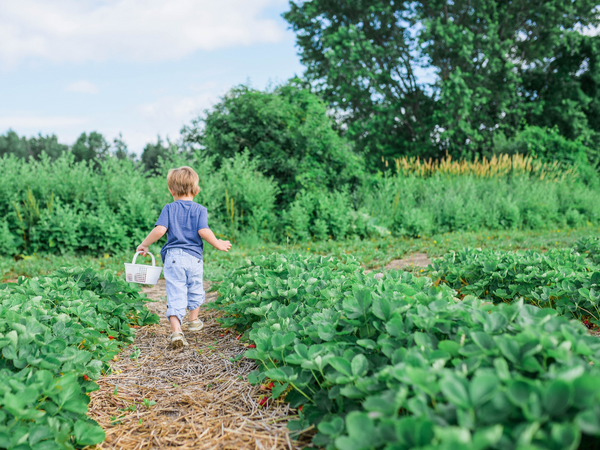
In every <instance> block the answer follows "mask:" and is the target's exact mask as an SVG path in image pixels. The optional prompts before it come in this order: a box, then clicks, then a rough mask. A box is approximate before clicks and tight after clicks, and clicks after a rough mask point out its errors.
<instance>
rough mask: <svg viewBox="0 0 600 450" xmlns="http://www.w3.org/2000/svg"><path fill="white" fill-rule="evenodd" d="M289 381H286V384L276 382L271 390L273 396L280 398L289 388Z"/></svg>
mask: <svg viewBox="0 0 600 450" xmlns="http://www.w3.org/2000/svg"><path fill="white" fill-rule="evenodd" d="M288 386H289V383H284V384H279V383H275V384H274V385H273V389H272V390H271V393H272V397H273V398H274V399H278V398H279V397H280V396H281V394H283V393H284V392H285V390H286V389H287V388H288Z"/></svg>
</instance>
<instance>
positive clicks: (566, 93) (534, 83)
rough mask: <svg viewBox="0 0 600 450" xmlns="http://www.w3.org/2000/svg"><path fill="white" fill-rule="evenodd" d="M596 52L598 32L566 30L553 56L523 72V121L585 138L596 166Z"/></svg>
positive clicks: (599, 129)
mask: <svg viewBox="0 0 600 450" xmlns="http://www.w3.org/2000/svg"><path fill="white" fill-rule="evenodd" d="M599 55H600V38H599V37H598V36H586V35H585V34H582V33H566V34H565V35H564V36H562V39H561V40H560V41H559V43H558V44H557V45H556V57H555V58H553V59H552V60H548V61H547V64H545V65H539V66H536V67H532V68H531V70H529V71H528V72H527V73H525V74H524V84H525V86H526V90H525V93H526V95H527V103H526V114H525V118H526V120H527V123H529V124H531V125H538V126H540V127H547V128H553V127H557V128H558V129H559V130H560V133H561V134H562V135H563V136H565V137H567V138H568V139H571V140H581V141H583V142H585V143H586V145H588V147H589V148H590V149H589V152H590V156H592V158H593V162H594V165H595V166H596V167H598V166H599V164H600V155H599V154H598V150H597V147H598V139H599V135H598V133H600V96H598V89H599V88H600V59H599V58H598V56H599ZM549 72H552V73H553V75H552V76H551V77H549V76H548V73H549Z"/></svg>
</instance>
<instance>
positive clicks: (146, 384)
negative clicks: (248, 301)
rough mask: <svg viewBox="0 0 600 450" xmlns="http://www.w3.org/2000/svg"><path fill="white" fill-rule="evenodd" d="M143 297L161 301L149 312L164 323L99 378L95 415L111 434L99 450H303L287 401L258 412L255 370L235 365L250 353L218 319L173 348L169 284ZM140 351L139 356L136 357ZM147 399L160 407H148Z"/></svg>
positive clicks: (207, 318) (143, 332)
mask: <svg viewBox="0 0 600 450" xmlns="http://www.w3.org/2000/svg"><path fill="white" fill-rule="evenodd" d="M206 287H208V286H206ZM144 292H146V293H147V294H148V297H149V298H151V299H153V300H159V302H157V303H149V308H150V309H151V310H152V311H153V312H155V313H156V314H158V315H159V316H160V318H161V322H160V324H159V325H152V326H148V327H144V328H141V329H140V330H138V333H137V337H136V340H135V343H134V345H135V348H134V347H133V346H131V347H129V348H128V349H127V350H125V352H124V353H122V354H121V355H119V359H118V360H117V361H115V362H114V363H113V364H112V374H110V375H109V376H107V377H104V378H102V379H101V380H99V382H98V384H99V385H100V390H99V391H97V392H93V393H92V394H91V399H92V400H91V403H90V405H89V406H90V413H89V415H90V417H92V418H93V419H95V420H96V421H98V423H99V424H100V425H101V426H102V427H103V428H104V430H105V431H106V441H105V442H103V443H102V444H101V445H98V446H97V448H99V449H128V450H129V449H164V448H179V449H236V450H238V449H257V450H268V449H280V448H281V449H295V448H300V445H298V444H295V443H294V442H292V441H291V440H290V438H289V436H288V433H287V429H286V424H287V416H288V414H290V415H291V416H293V415H294V412H293V410H292V411H290V410H289V407H288V405H286V404H283V402H281V401H279V402H275V403H272V401H271V400H269V402H268V403H267V405H266V406H265V407H264V408H260V407H259V406H258V401H259V398H260V396H261V394H263V393H264V392H265V391H260V389H259V388H258V387H254V386H251V385H250V384H249V383H248V382H247V381H246V380H245V378H246V375H247V374H248V373H249V372H250V371H251V370H254V369H255V365H254V363H253V362H252V361H250V360H246V359H244V358H242V359H241V360H240V361H239V362H238V363H235V362H231V361H230V360H229V358H234V357H236V356H237V355H239V354H240V353H242V352H243V351H244V350H245V347H244V345H243V344H241V343H240V342H238V341H237V340H236V339H235V336H233V335H231V334H223V333H224V332H223V330H222V329H221V328H220V327H219V324H217V323H216V322H215V320H214V319H215V316H216V315H217V314H216V313H215V312H213V311H206V310H204V309H202V308H201V310H200V318H201V319H202V320H203V321H204V329H203V330H202V331H201V332H200V333H196V334H195V335H194V334H191V333H186V338H187V340H188V342H189V343H190V346H189V347H188V348H184V349H181V350H171V349H170V348H169V347H168V343H169V340H168V338H169V335H170V329H169V327H168V322H167V320H166V317H165V311H166V303H165V301H164V299H165V295H166V293H165V285H164V280H161V282H160V283H159V284H158V285H157V286H155V287H154V288H152V289H144ZM214 298H216V294H215V293H209V294H207V301H212V300H214ZM184 331H185V326H184ZM136 348H137V349H138V350H139V357H138V358H137V359H132V358H131V356H134V357H135V352H136ZM143 399H147V400H149V401H154V402H156V404H155V405H152V406H146V405H144V404H143ZM128 408H129V409H128Z"/></svg>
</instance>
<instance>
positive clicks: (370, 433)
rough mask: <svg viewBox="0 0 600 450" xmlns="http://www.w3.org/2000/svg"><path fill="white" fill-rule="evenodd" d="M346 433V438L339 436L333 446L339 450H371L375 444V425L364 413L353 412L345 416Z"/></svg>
mask: <svg viewBox="0 0 600 450" xmlns="http://www.w3.org/2000/svg"><path fill="white" fill-rule="evenodd" d="M346 431H347V433H348V435H349V436H348V437H346V436H340V437H338V438H337V439H336V440H335V445H336V446H337V447H338V448H339V449H340V450H359V449H363V448H371V447H373V444H375V443H376V439H375V436H374V431H375V425H374V423H373V420H372V419H371V418H370V417H369V416H368V415H367V414H365V413H361V412H358V411H353V412H351V413H350V414H348V415H347V416H346Z"/></svg>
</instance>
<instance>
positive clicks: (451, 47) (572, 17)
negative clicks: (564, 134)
mask: <svg viewBox="0 0 600 450" xmlns="http://www.w3.org/2000/svg"><path fill="white" fill-rule="evenodd" d="M596 4H597V2H596V1H593V0H577V1H572V0H521V1H518V2H515V1H500V0H454V1H448V0H425V1H420V2H418V6H417V7H416V11H417V14H418V17H419V20H420V21H421V23H422V25H423V28H422V29H421V31H420V32H419V38H420V41H421V43H422V44H423V52H424V54H425V55H427V56H428V57H429V59H430V61H431V64H432V65H433V66H434V67H435V68H436V70H437V74H438V81H437V82H436V84H435V87H436V93H437V94H438V97H437V105H436V123H437V124H439V126H441V127H442V128H443V130H444V131H443V133H441V137H442V142H445V143H447V146H448V149H449V150H450V151H451V152H453V153H458V152H461V149H462V150H463V152H465V153H473V152H480V151H481V150H482V149H485V148H490V147H492V146H493V140H494V135H495V134H496V133H499V132H501V133H503V134H505V135H507V136H509V137H510V136H511V135H514V134H515V133H516V132H517V131H518V129H519V125H520V124H521V122H522V119H523V118H524V117H525V113H526V111H527V109H531V102H532V101H533V103H538V104H539V103H542V102H543V100H542V99H541V98H540V97H539V96H538V95H537V93H535V92H532V91H531V90H528V88H531V87H532V85H531V84H530V85H529V86H528V85H527V83H524V80H527V79H529V78H530V76H531V75H530V74H531V73H532V72H536V73H537V74H538V75H539V74H543V75H542V77H543V78H544V79H545V81H546V82H550V83H553V82H558V83H561V82H563V81H564V79H563V77H562V76H560V75H558V74H557V72H556V71H555V67H553V64H552V61H554V60H556V58H557V56H558V55H559V54H560V53H561V48H562V47H563V46H564V45H565V44H566V43H567V41H568V40H569V38H570V37H574V36H581V35H580V33H579V31H578V30H579V29H580V28H581V27H583V26H588V25H590V24H597V23H598V17H597V12H596ZM526 99H528V100H529V101H527V100H526ZM526 103H529V105H525V104H526ZM540 106H542V105H540ZM538 109H539V108H538ZM542 109H543V108H542ZM548 125H550V126H553V125H554V123H549V124H548ZM465 150H466V151H465Z"/></svg>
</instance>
